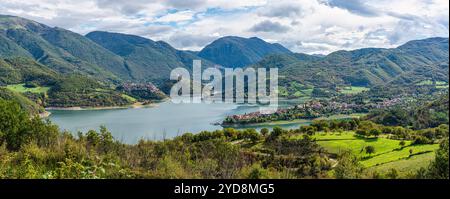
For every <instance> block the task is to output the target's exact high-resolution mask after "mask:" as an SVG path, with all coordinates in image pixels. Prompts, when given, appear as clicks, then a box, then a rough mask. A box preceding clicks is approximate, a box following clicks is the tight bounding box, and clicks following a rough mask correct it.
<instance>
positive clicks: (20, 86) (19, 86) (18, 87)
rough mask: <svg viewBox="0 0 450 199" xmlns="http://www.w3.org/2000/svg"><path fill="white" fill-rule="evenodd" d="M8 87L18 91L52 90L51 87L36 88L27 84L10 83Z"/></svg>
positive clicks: (36, 91)
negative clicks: (26, 85)
mask: <svg viewBox="0 0 450 199" xmlns="http://www.w3.org/2000/svg"><path fill="white" fill-rule="evenodd" d="M6 88H7V89H9V90H11V91H15V92H18V93H27V92H30V93H47V92H48V90H50V87H40V86H38V87H34V88H28V87H25V84H14V85H8V86H6Z"/></svg>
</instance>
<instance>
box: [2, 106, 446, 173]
mask: <svg viewBox="0 0 450 199" xmlns="http://www.w3.org/2000/svg"><path fill="white" fill-rule="evenodd" d="M0 118H2V120H0V145H1V147H0V164H1V165H2V167H1V168H0V178H50V179H53V178H77V179H80V178H83V179H84V178H89V179H96V178H206V179H210V178H252V179H255V178H256V179H259V178H446V179H448V171H449V169H448V125H441V126H439V127H438V128H433V129H426V130H420V131H413V130H408V129H405V128H403V127H395V128H393V127H385V126H382V125H377V124H374V123H372V122H369V121H359V120H358V119H352V120H341V121H336V120H332V121H325V120H321V121H316V122H314V123H313V124H311V125H310V126H303V127H301V128H299V129H293V130H284V129H281V128H278V127H276V128H274V129H273V130H272V131H269V130H268V129H262V130H261V132H257V131H255V130H253V129H247V130H240V131H238V130H234V129H224V130H217V131H214V132H207V131H205V132H200V133H198V134H184V135H182V136H180V137H176V138H174V139H171V140H163V141H144V140H142V141H140V142H139V143H137V144H134V145H127V144H123V143H120V142H119V141H117V140H115V139H114V138H113V137H112V136H111V133H109V132H108V130H107V129H106V128H103V127H102V128H101V129H100V131H99V132H96V131H89V132H88V133H86V134H82V133H79V134H78V136H76V137H75V136H73V135H72V134H70V133H68V132H60V131H59V130H58V127H57V126H55V125H53V124H51V123H50V122H48V121H43V120H41V119H39V118H30V116H29V114H28V113H27V112H24V111H22V109H21V108H20V106H19V105H18V104H17V103H15V102H11V101H4V100H0ZM388 129H390V130H388ZM378 130H379V132H378ZM392 130H394V131H392ZM372 139H373V140H374V141H371V140H372ZM339 140H342V141H344V140H353V141H355V142H361V143H362V142H368V143H370V145H371V146H372V149H370V147H368V145H363V144H360V145H359V146H360V147H361V149H363V151H364V152H363V153H361V149H359V147H358V149H353V150H346V149H345V148H346V147H342V150H341V151H338V152H335V151H336V150H335V149H336V148H333V145H332V144H330V145H328V146H327V144H326V142H336V141H339ZM403 142H404V143H403ZM383 143H387V144H383ZM402 143H403V144H402ZM434 143H440V146H439V147H437V145H436V144H434ZM363 146H364V147H363ZM410 148H411V149H413V152H410V151H411V150H410ZM435 149H437V150H435ZM333 150H335V151H333ZM425 152H426V153H425ZM432 153H435V155H434V154H433V157H431V156H429V155H431V154H432ZM423 155H427V156H426V157H425V158H427V159H429V160H431V163H430V164H420V167H416V166H415V167H413V166H412V165H411V164H409V162H410V159H411V161H413V162H417V161H418V160H417V159H419V161H421V160H423V158H422V157H424V156H423ZM390 157H393V158H390ZM402 162H406V163H407V164H404V163H402ZM408 167H413V168H412V169H410V170H409V171H410V172H406V173H405V172H403V170H401V171H400V170H399V169H403V168H408ZM378 168H379V169H378ZM386 170H387V172H385V171H386Z"/></svg>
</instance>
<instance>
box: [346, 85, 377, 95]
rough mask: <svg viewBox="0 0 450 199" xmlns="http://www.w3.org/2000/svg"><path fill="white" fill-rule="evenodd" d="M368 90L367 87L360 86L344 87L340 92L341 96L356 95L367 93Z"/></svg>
mask: <svg viewBox="0 0 450 199" xmlns="http://www.w3.org/2000/svg"><path fill="white" fill-rule="evenodd" d="M368 90H370V89H369V88H367V87H362V86H351V87H350V86H349V87H344V88H342V90H341V93H342V94H358V93H361V92H363V91H368Z"/></svg>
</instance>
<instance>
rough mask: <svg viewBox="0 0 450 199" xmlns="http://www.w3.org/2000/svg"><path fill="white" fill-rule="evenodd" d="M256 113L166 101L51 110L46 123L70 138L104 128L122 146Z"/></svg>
mask: <svg viewBox="0 0 450 199" xmlns="http://www.w3.org/2000/svg"><path fill="white" fill-rule="evenodd" d="M299 102H300V101H299V100H280V101H279V103H280V107H287V106H292V105H294V104H297V103H299ZM258 110H259V106H257V105H237V104H225V103H220V104H205V103H201V104H174V103H172V102H170V101H166V102H162V103H159V104H157V105H156V106H155V107H149V108H134V109H133V108H130V109H112V110H52V111H50V112H51V113H52V114H51V115H50V117H49V119H50V120H51V121H52V122H53V123H55V124H57V125H58V126H59V127H60V128H61V130H67V131H70V132H71V133H73V134H74V135H75V134H77V132H79V131H81V132H87V131H88V130H98V129H99V128H100V126H102V125H103V126H105V127H106V128H107V129H108V130H109V131H111V133H112V135H113V136H114V137H115V138H116V139H117V140H120V141H122V142H124V143H130V144H132V143H137V142H138V141H139V140H140V139H147V140H161V139H163V138H173V137H175V136H178V135H182V134H183V133H187V132H190V133H198V132H200V131H204V130H207V131H213V130H217V129H222V127H221V126H217V125H214V123H216V122H220V121H222V120H223V119H224V118H225V117H226V116H228V115H234V114H244V113H250V112H255V111H258ZM302 124H308V122H306V123H305V122H299V123H291V124H283V125H278V126H281V127H284V128H298V127H299V125H302ZM264 127H266V128H269V129H270V128H272V127H273V126H271V125H257V126H254V127H252V128H255V129H257V130H260V129H261V128H264Z"/></svg>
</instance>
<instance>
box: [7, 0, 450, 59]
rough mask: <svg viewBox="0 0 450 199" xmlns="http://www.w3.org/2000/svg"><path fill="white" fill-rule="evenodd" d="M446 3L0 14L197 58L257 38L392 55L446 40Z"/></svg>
mask: <svg viewBox="0 0 450 199" xmlns="http://www.w3.org/2000/svg"><path fill="white" fill-rule="evenodd" d="M448 13H449V1H448V0H33V1H29V0H1V1H0V14H9V15H16V16H22V17H26V18H29V19H33V20H36V21H38V22H41V23H45V24H47V25H50V26H58V27H62V28H66V29H69V30H72V31H74V32H77V33H80V34H86V33H88V32H90V31H94V30H102V31H112V32H121V33H129V34H136V35H140V36H144V37H147V38H150V39H153V40H164V41H166V42H168V43H170V44H171V45H173V46H174V47H176V48H179V49H185V50H199V49H201V48H202V47H204V46H205V45H207V44H208V43H210V42H211V41H213V40H214V39H217V38H219V37H222V36H228V35H235V36H242V37H253V36H257V37H260V38H262V39H264V40H266V41H269V42H278V43H281V44H283V45H284V46H286V47H287V48H289V49H291V50H292V51H295V52H304V53H321V54H326V53H329V52H332V51H335V50H340V49H347V50H349V49H356V48H363V47H395V46H398V45H400V44H402V43H404V42H406V41H409V40H413V39H423V38H427V37H434V36H441V37H448V35H449V20H448V18H449V14H448Z"/></svg>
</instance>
